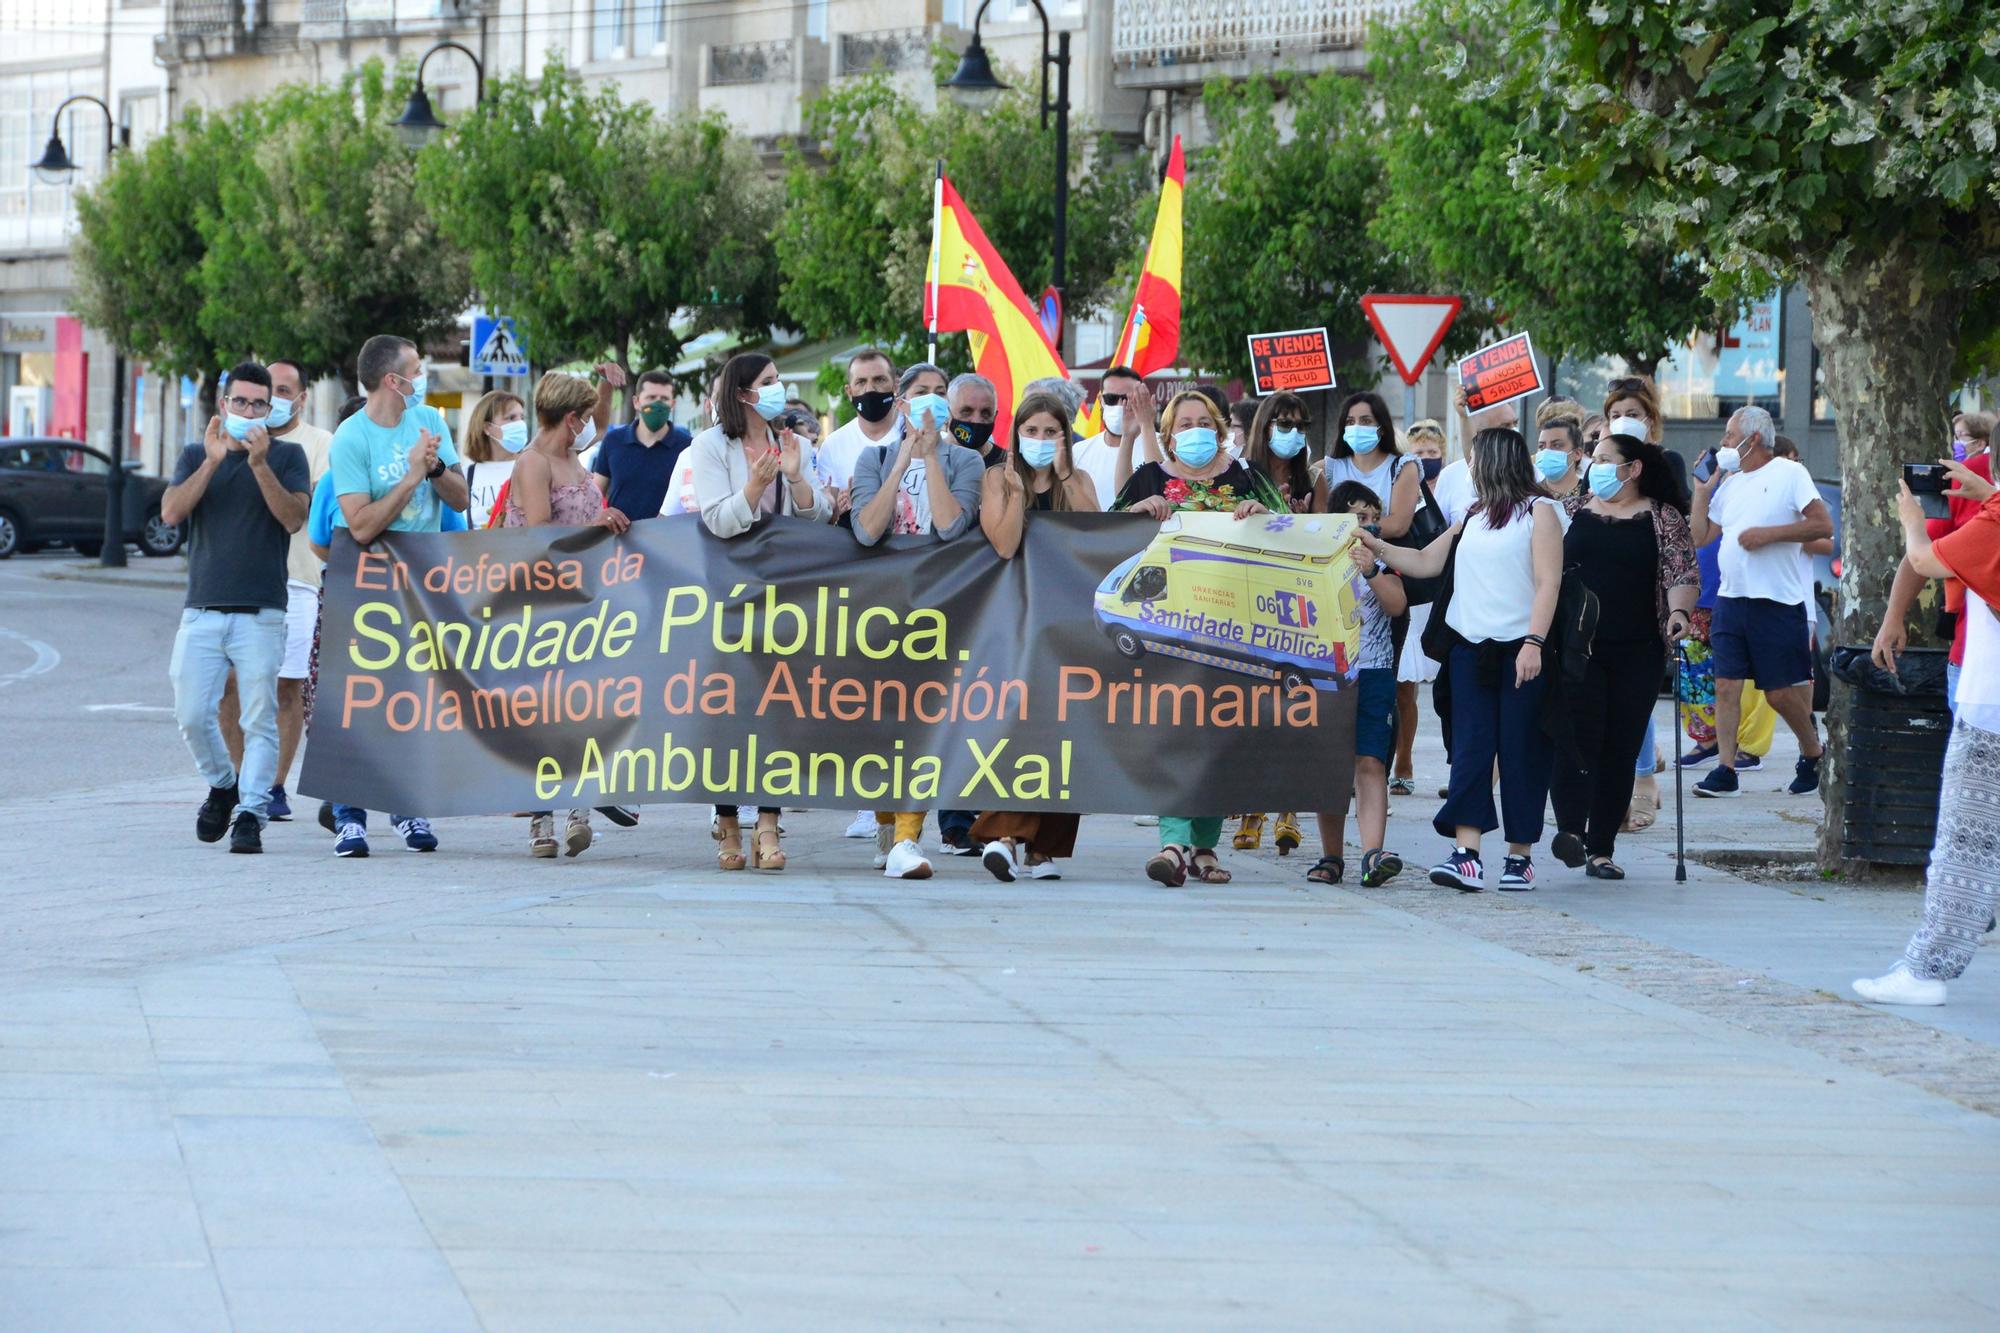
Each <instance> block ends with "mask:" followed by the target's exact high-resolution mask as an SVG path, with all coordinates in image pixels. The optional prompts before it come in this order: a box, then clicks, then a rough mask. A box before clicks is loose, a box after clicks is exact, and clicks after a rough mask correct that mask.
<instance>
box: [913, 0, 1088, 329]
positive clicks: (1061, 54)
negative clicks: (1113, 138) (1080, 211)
mask: <svg viewBox="0 0 2000 1333" xmlns="http://www.w3.org/2000/svg"><path fill="white" fill-rule="evenodd" d="M992 3H993V0H982V3H981V4H980V6H979V12H978V13H976V14H974V15H973V16H972V42H971V44H970V45H968V46H967V47H966V48H965V54H964V55H963V56H961V57H959V61H958V68H957V70H955V71H953V73H952V76H951V77H950V78H948V79H946V80H945V81H944V82H943V83H941V84H939V85H938V86H939V87H941V88H943V89H944V90H945V91H946V92H947V93H949V94H951V98H952V100H953V101H955V102H957V103H958V104H959V105H960V106H963V107H965V108H967V109H968V110H972V111H983V110H985V109H986V108H988V107H990V106H992V105H993V104H994V103H995V102H996V101H998V100H999V98H1000V94H1001V93H1002V92H1003V91H1005V89H1006V87H1007V85H1006V84H1004V83H1002V82H1000V80H999V79H998V78H996V77H995V76H994V73H993V62H992V60H990V59H989V58H988V57H987V55H986V47H985V46H984V45H983V44H982V43H981V42H980V40H979V25H980V23H981V22H982V21H984V20H985V18H986V7H987V6H988V5H990V4H992ZM1030 3H1031V4H1033V5H1034V7H1035V13H1036V14H1037V15H1039V16H1040V17H1041V20H1042V126H1043V128H1044V129H1046V128H1047V127H1048V123H1049V113H1050V112H1054V113H1055V118H1056V225H1055V247H1054V248H1055V254H1054V256H1053V258H1054V261H1055V262H1054V264H1053V266H1052V268H1053V275H1054V278H1053V281H1052V283H1051V284H1050V285H1051V286H1053V287H1054V288H1055V289H1056V293H1057V295H1058V296H1060V295H1061V294H1062V290H1063V286H1064V278H1065V276H1066V275H1065V272H1064V270H1065V268H1066V263H1065V256H1064V250H1065V248H1066V245H1067V241H1068V231H1069V33H1068V32H1067V31H1064V32H1059V33H1056V34H1055V39H1056V49H1055V53H1054V54H1053V55H1051V54H1050V53H1049V35H1050V34H1049V12H1048V11H1047V10H1046V9H1043V8H1042V0H1030ZM1051 68H1054V70H1055V72H1056V95H1055V100H1054V101H1050V100H1049V70H1050V69H1051Z"/></svg>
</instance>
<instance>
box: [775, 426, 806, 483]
mask: <svg viewBox="0 0 2000 1333" xmlns="http://www.w3.org/2000/svg"><path fill="white" fill-rule="evenodd" d="M804 462H805V460H804V457H803V451H802V450H801V449H800V448H799V437H798V436H796V435H794V434H793V433H792V428H791V427H790V426H787V427H785V428H784V429H783V430H781V431H779V432H778V471H780V472H782V473H784V474H785V479H786V480H787V481H798V480H799V479H800V475H799V474H800V469H801V468H802V467H803V466H804Z"/></svg>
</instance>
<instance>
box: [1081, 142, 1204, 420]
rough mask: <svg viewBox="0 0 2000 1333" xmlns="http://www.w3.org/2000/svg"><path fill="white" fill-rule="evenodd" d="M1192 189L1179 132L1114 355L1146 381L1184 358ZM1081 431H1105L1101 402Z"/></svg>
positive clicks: (1089, 411) (1093, 407) (1086, 416)
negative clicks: (1184, 238)
mask: <svg viewBox="0 0 2000 1333" xmlns="http://www.w3.org/2000/svg"><path fill="white" fill-rule="evenodd" d="M1186 187H1187V159H1186V158H1185V157H1184V156H1182V153H1181V136H1180V135H1178V134H1176V135H1175V136H1174V146H1173V149H1172V150H1171V151H1170V152H1169V153H1168V154H1167V175H1166V179H1165V180H1163V181H1161V182H1160V208H1159V211H1158V212H1157V213H1156V214H1154V216H1153V239H1152V240H1151V241H1150V242H1149V243H1148V244H1147V246H1146V263H1145V267H1143V268H1142V269H1140V270H1139V287H1138V290H1136V291H1135V292H1133V293H1132V310H1131V312H1130V313H1129V314H1127V315H1126V316H1125V328H1124V331H1123V332H1121V333H1120V334H1119V335H1118V347H1117V349H1116V350H1115V351H1114V352H1113V353H1112V355H1111V364H1112V365H1114V366H1130V367H1131V368H1132V369H1133V370H1136V371H1137V372H1139V375H1140V377H1141V378H1144V377H1145V376H1147V375H1150V374H1152V373H1153V372H1154V371H1156V370H1164V369H1166V368H1167V367H1168V366H1171V365H1173V364H1174V358H1176V357H1178V356H1179V355H1180V354H1181V195H1182V192H1183V191H1184V190H1185V189H1186ZM1077 428H1078V430H1079V431H1081V432H1082V433H1084V434H1086V435H1095V434H1097V433H1098V432H1100V431H1102V430H1103V429H1104V423H1103V418H1102V416H1101V414H1100V413H1099V410H1098V405H1097V402H1096V401H1095V400H1092V401H1091V403H1090V405H1089V406H1088V407H1087V408H1086V409H1085V411H1084V416H1083V417H1081V418H1079V419H1078V427H1077Z"/></svg>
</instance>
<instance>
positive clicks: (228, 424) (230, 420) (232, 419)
mask: <svg viewBox="0 0 2000 1333" xmlns="http://www.w3.org/2000/svg"><path fill="white" fill-rule="evenodd" d="M263 424H264V423H263V422H261V421H259V420H257V418H255V417H239V416H237V415H236V414H235V413H234V412H224V413H223V414H222V428H223V429H224V430H226V431H228V432H229V438H230V439H232V440H241V439H243V438H244V437H245V436H247V435H249V434H250V432H251V431H253V430H255V429H256V428H257V427H259V426H261V425H263Z"/></svg>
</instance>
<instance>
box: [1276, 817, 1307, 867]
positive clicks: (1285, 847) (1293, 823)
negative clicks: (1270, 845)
mask: <svg viewBox="0 0 2000 1333" xmlns="http://www.w3.org/2000/svg"><path fill="white" fill-rule="evenodd" d="M1272 837H1273V840H1274V841H1276V843H1277V844H1278V855H1280V856H1290V855H1291V854H1292V853H1293V852H1295V851H1297V850H1298V849H1299V845H1300V844H1301V843H1303V842H1304V841H1305V838H1304V837H1302V836H1301V835H1300V833H1299V817H1298V815H1296V814H1294V813H1292V812H1290V811H1287V812H1286V813H1284V814H1282V815H1279V816H1278V823H1277V825H1276V827H1275V828H1274V829H1273V830H1272Z"/></svg>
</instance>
